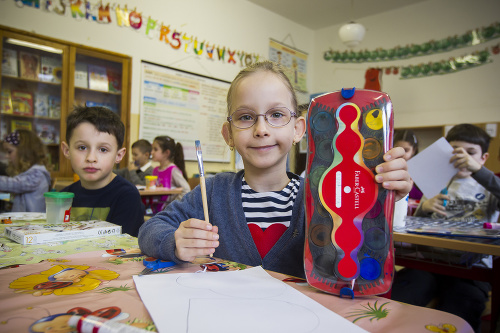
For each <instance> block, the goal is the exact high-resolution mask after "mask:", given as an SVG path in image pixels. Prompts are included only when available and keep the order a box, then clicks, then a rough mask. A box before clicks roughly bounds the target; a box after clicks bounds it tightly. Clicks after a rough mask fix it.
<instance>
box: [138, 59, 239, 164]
mask: <svg viewBox="0 0 500 333" xmlns="http://www.w3.org/2000/svg"><path fill="white" fill-rule="evenodd" d="M141 85H142V87H141V105H140V126H139V138H141V139H146V140H149V141H150V142H151V143H152V142H153V140H154V138H155V137H156V136H160V135H168V136H170V137H172V138H173V139H174V140H175V141H178V142H180V143H181V144H182V146H183V148H184V159H185V160H196V148H195V144H194V142H195V140H200V142H201V146H202V151H203V160H204V161H209V162H227V163H229V162H230V151H229V149H228V147H227V145H226V143H225V142H224V139H223V138H222V135H221V134H220V131H221V128H222V124H223V123H224V121H226V117H227V107H226V95H227V91H228V89H229V85H230V83H229V82H227V81H222V80H218V79H214V78H210V77H206V76H202V75H198V74H193V73H189V72H185V71H181V70H177V69H174V68H170V67H166V66H161V65H156V64H152V63H149V62H145V61H143V62H142V63H141Z"/></svg>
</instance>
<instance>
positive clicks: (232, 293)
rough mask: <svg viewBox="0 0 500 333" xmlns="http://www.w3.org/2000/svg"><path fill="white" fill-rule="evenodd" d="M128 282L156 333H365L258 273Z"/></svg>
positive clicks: (166, 276) (190, 275) (247, 271)
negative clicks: (153, 324)
mask: <svg viewBox="0 0 500 333" xmlns="http://www.w3.org/2000/svg"><path fill="white" fill-rule="evenodd" d="M134 282H135V285H136V288H137V291H138V292H139V295H140V296H141V299H142V301H143V303H144V305H145V306H146V308H147V309H148V311H149V314H150V315H151V317H152V318H153V321H154V322H155V325H156V328H157V329H158V331H159V332H189V333H198V332H200V333H208V332H217V333H224V332H228V333H229V332H249V333H250V332H252V333H253V332H259V333H262V332H264V333H265V332H269V333H275V332H292V333H305V332H331V331H332V329H333V330H334V331H335V332H355V333H356V332H366V331H365V330H364V329H362V328H361V327H359V326H357V325H355V324H353V323H351V322H350V321H349V320H347V319H345V318H343V317H341V316H339V315H338V314H336V313H334V312H332V311H330V310H328V309H327V308H325V307H324V306H322V305H321V304H319V303H318V302H316V301H314V300H312V299H310V298H309V297H307V296H305V295H303V294H302V293H300V292H299V291H297V290H295V289H294V288H292V287H290V286H288V285H287V284H285V283H284V282H282V281H280V280H277V279H275V278H273V277H272V276H270V275H269V274H267V273H266V271H265V270H264V269H263V268H262V267H253V268H248V269H245V270H241V271H228V272H207V273H179V274H154V275H142V276H137V275H136V276H134ZM332 297H335V296H332Z"/></svg>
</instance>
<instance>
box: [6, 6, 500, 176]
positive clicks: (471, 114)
mask: <svg viewBox="0 0 500 333" xmlns="http://www.w3.org/2000/svg"><path fill="white" fill-rule="evenodd" d="M40 2H41V3H44V2H45V1H43V0H42V1H40ZM91 2H92V3H95V2H97V0H95V1H93V0H91ZM103 3H106V1H103ZM120 4H121V5H122V6H124V5H127V7H128V8H130V9H132V8H137V9H138V10H139V11H141V12H142V15H143V17H144V18H147V17H148V16H150V17H152V18H153V19H156V20H158V21H159V22H163V23H165V24H166V25H169V26H170V28H171V29H175V30H177V31H179V32H185V33H186V34H188V35H192V36H196V37H197V38H198V40H200V41H201V40H207V41H209V42H211V43H215V44H218V45H221V46H226V47H229V48H231V49H237V50H243V51H245V52H247V53H255V54H259V55H261V56H262V57H264V58H266V57H267V56H268V48H269V38H273V39H275V40H278V41H284V42H285V43H286V44H288V45H291V46H295V47H296V48H298V49H300V50H303V51H305V52H307V53H309V58H308V62H307V66H308V77H307V78H308V90H309V92H310V93H315V92H327V91H335V90H339V89H340V88H342V87H352V86H355V87H363V86H364V75H365V71H366V69H368V68H369V67H371V66H382V67H384V66H403V65H407V64H419V63H426V62H429V61H439V60H441V59H448V58H450V57H453V56H462V55H465V54H468V53H471V52H473V51H476V50H483V49H484V48H486V47H489V48H490V49H491V46H492V45H496V44H497V43H498V42H499V41H500V40H499V39H496V40H493V41H490V42H488V43H485V44H480V45H477V46H472V47H467V48H463V49H458V50H454V51H451V52H446V53H441V54H437V55H433V56H425V57H418V58H412V59H409V60H400V61H393V62H383V63H372V64H367V63H365V64H335V63H332V62H327V61H325V60H324V59H323V53H324V51H326V50H327V49H329V48H332V49H335V50H345V49H346V47H344V45H343V44H342V43H341V42H340V41H339V39H338V29H339V27H340V26H341V25H342V24H344V23H345V22H338V23H337V24H333V25H332V26H330V27H328V28H325V29H320V30H317V31H312V30H310V29H307V28H305V27H303V26H300V25H298V24H296V23H294V22H292V21H290V20H287V19H284V18H282V17H280V16H278V15H276V14H274V13H272V12H269V11H267V10H265V9H262V8H261V7H258V6H256V5H254V4H252V3H250V2H248V1H246V0H211V1H202V0H184V1H177V0H148V1H139V0H125V1H122V2H120ZM498 13H500V1H498V0H429V1H425V2H421V3H418V4H415V5H412V6H408V7H404V8H402V9H399V10H394V11H390V12H387V13H384V14H380V15H374V16H369V17H366V18H363V19H360V20H358V22H360V23H363V24H364V25H365V27H366V28H367V33H366V36H365V39H364V41H363V42H362V44H361V46H358V47H357V48H355V49H354V50H356V51H357V50H359V49H368V50H372V49H375V48H378V47H381V48H384V49H390V48H392V47H394V46H397V45H402V46H403V45H407V44H411V43H423V42H426V41H429V40H431V39H441V38H445V37H448V36H453V35H455V34H463V33H464V32H465V31H467V30H470V29H474V28H478V27H482V26H485V25H489V24H490V23H493V22H496V21H498V20H499V15H498ZM347 21H348V18H346V22H347ZM0 22H1V24H3V25H6V26H10V27H13V28H17V29H22V30H26V31H30V32H34V33H37V34H41V35H45V36H50V37H53V38H58V39H62V40H67V41H70V42H74V43H81V44H84V45H88V46H92V47H96V48H100V49H105V50H110V51H113V52H117V53H122V54H126V55H129V56H131V57H132V91H131V106H132V110H131V129H130V134H131V137H130V139H131V142H133V141H135V140H137V139H138V128H139V106H140V84H141V79H140V63H141V60H146V61H150V62H153V63H158V64H161V65H166V66H171V67H174V68H178V69H182V70H186V71H190V72H194V73H198V74H202V75H206V76H212V77H216V78H218V79H222V80H227V81H230V80H232V79H233V77H234V76H235V75H236V74H237V72H238V71H239V70H240V69H241V68H242V67H241V66H240V65H239V64H238V65H232V64H225V63H222V62H219V61H211V60H209V59H207V58H204V57H201V58H199V57H196V56H194V55H193V54H192V53H186V52H184V51H183V50H173V49H172V48H171V47H169V46H167V45H164V44H163V42H160V41H158V40H157V39H155V38H152V37H151V38H150V37H148V36H147V35H146V34H145V31H144V29H141V30H139V31H135V30H133V29H131V28H125V27H119V26H117V25H116V23H115V22H113V23H111V24H98V23H95V22H89V21H86V20H77V19H74V18H72V17H71V16H70V15H69V14H66V15H65V16H59V15H56V14H53V13H48V12H44V11H42V10H41V9H34V8H27V7H25V8H19V7H18V6H16V1H14V0H2V1H0ZM332 23H335V22H332ZM491 59H492V60H493V62H492V63H490V64H487V65H483V66H481V67H478V68H474V69H468V70H465V71H462V72H458V73H455V74H449V75H441V76H433V77H426V78H419V79H411V80H399V77H398V76H395V75H383V77H382V90H383V91H385V92H387V93H388V94H389V95H390V96H391V99H392V101H393V105H394V110H395V125H396V127H428V126H441V125H450V124H456V123H460V122H472V123H486V122H498V121H500V111H499V105H500V94H499V93H498V87H499V86H500V75H498V74H499V73H500V55H492V57H491ZM160 134H168V133H159V135H160ZM292 160H293V159H292ZM233 166H234V163H233V162H232V163H207V165H206V166H205V169H206V171H207V172H218V171H222V170H230V169H232V168H233ZM187 169H188V174H189V175H192V174H193V173H197V172H198V171H197V166H196V164H195V163H194V162H188V163H187ZM292 169H293V168H292Z"/></svg>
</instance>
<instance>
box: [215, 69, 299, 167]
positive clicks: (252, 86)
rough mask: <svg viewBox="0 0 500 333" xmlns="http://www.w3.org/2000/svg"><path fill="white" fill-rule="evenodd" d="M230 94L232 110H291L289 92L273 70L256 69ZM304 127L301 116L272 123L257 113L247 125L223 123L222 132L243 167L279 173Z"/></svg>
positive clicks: (261, 113) (261, 111)
mask: <svg viewBox="0 0 500 333" xmlns="http://www.w3.org/2000/svg"><path fill="white" fill-rule="evenodd" d="M233 96H234V97H233V105H234V109H233V110H231V111H232V112H234V111H236V110H238V109H242V108H245V109H250V110H253V111H254V112H255V113H256V114H258V115H263V114H265V113H266V112H267V111H268V110H270V109H272V108H274V107H286V108H288V109H289V110H292V111H293V106H292V101H291V99H292V98H291V92H290V91H289V90H288V89H287V87H286V86H285V84H284V83H283V81H282V80H281V79H280V78H279V77H278V76H277V75H276V74H272V73H269V72H256V73H253V74H251V75H250V76H248V77H246V78H244V79H242V80H241V81H240V82H239V83H238V86H237V87H236V90H235V91H234V95H233ZM304 131H305V120H304V118H303V117H299V118H294V117H292V119H291V120H290V122H289V123H288V124H287V125H285V126H283V127H272V126H271V125H269V124H268V123H267V122H266V120H265V119H264V117H257V122H256V123H255V124H254V125H253V126H252V127H250V128H246V129H239V128H237V127H235V126H232V125H231V124H229V123H225V124H224V126H223V129H222V135H223V136H224V139H225V140H226V143H227V144H228V145H230V146H234V147H235V149H236V150H237V151H238V153H239V154H240V155H241V157H242V160H243V164H244V166H245V170H246V171H250V170H253V171H257V170H259V171H261V170H265V171H266V172H273V171H276V172H279V173H281V172H285V171H286V159H287V155H288V152H289V151H290V149H291V148H292V144H293V142H294V141H295V142H298V141H300V139H301V138H302V136H303V135H304Z"/></svg>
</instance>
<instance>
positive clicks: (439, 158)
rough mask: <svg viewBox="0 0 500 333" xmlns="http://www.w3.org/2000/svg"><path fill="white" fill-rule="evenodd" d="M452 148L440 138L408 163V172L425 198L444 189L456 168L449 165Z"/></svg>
mask: <svg viewBox="0 0 500 333" xmlns="http://www.w3.org/2000/svg"><path fill="white" fill-rule="evenodd" d="M452 156H453V147H452V146H451V145H450V144H449V143H448V141H446V139H445V138H440V139H439V140H437V141H436V142H434V143H433V144H431V145H430V146H429V147H427V148H426V149H424V150H423V151H422V152H420V153H418V154H417V155H415V156H413V157H412V158H411V159H410V160H409V161H408V172H409V173H410V177H411V178H412V179H413V181H414V182H415V183H416V184H417V186H418V187H419V188H420V190H421V191H422V192H423V193H424V195H425V196H426V197H427V198H432V197H434V196H436V195H437V194H439V192H441V190H443V189H444V188H446V186H447V185H448V183H449V182H450V180H451V178H452V177H453V176H454V175H455V174H456V173H457V171H458V170H457V168H455V167H454V166H453V164H452V163H450V158H451V157H452Z"/></svg>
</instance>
